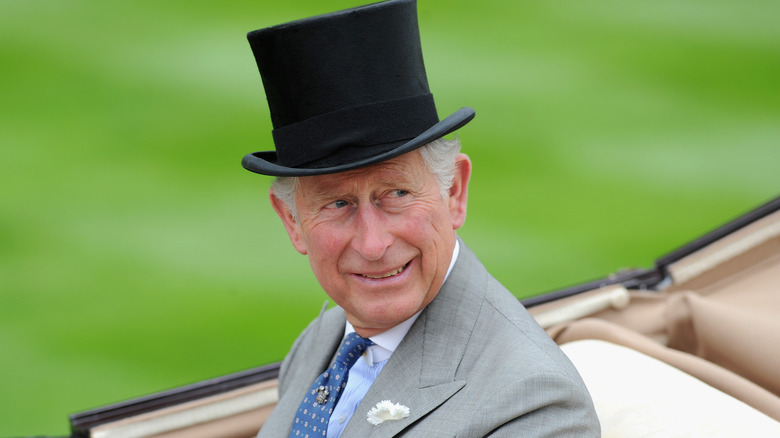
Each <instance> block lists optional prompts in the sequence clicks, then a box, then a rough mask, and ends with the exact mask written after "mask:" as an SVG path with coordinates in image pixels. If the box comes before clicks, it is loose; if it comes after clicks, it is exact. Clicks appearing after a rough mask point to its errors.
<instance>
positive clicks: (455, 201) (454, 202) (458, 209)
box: [449, 154, 471, 230]
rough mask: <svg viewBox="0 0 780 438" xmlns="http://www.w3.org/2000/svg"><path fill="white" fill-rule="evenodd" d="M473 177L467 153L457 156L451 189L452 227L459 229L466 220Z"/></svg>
mask: <svg viewBox="0 0 780 438" xmlns="http://www.w3.org/2000/svg"><path fill="white" fill-rule="evenodd" d="M470 179H471V160H470V159H469V157H468V155H466V154H458V156H457V157H456V158H455V177H454V178H453V179H452V186H451V187H450V191H449V195H450V197H449V209H450V219H451V221H452V228H453V229H454V230H457V229H458V228H460V227H462V226H463V223H464V222H466V204H468V199H469V180H470Z"/></svg>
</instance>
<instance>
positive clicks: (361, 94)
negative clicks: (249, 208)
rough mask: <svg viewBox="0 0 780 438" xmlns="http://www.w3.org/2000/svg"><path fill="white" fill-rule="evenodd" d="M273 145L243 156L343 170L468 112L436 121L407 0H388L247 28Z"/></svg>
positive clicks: (281, 172) (453, 123) (432, 133)
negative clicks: (274, 146)
mask: <svg viewBox="0 0 780 438" xmlns="http://www.w3.org/2000/svg"><path fill="white" fill-rule="evenodd" d="M247 38H248V39H249V45H250V46H251V48H252V52H253V53H254V55H255V60H256V61H257V66H258V67H259V69H260V76H261V77H262V79H263V86H264V87H265V93H266V97H267V99H268V106H269V108H270V110H271V121H272V122H273V127H274V130H273V137H274V143H275V144H276V151H275V152H274V151H265V152H255V153H252V154H248V155H246V156H245V157H244V159H243V160H242V162H241V164H242V165H243V166H244V168H246V169H247V170H250V171H252V172H256V173H261V174H264V175H273V176H305V175H321V174H327V173H336V172H342V171H345V170H350V169H355V168H358V167H363V166H367V165H370V164H374V163H378V162H381V161H384V160H388V159H390V158H394V157H397V156H399V155H401V154H404V153H406V152H409V151H412V150H414V149H416V148H418V147H420V146H422V145H424V144H425V143H428V142H430V141H433V140H435V139H437V138H439V137H442V136H444V135H446V134H448V133H450V132H452V131H454V130H456V129H458V128H460V127H461V126H463V125H465V124H466V123H468V122H469V121H470V120H471V119H473V118H474V110H473V109H471V108H468V107H465V108H461V109H460V110H458V111H456V112H455V113H453V114H452V115H450V116H449V117H447V118H445V119H444V120H442V121H439V117H438V115H437V113H436V106H435V105H434V102H433V96H432V95H431V93H430V90H429V89H428V80H427V78H426V76H425V66H424V65H423V58H422V50H421V47H420V32H419V29H418V27H417V5H416V2H415V0H390V1H387V2H383V3H375V4H371V5H366V6H361V7H357V8H353V9H347V10H343V11H339V12H334V13H330V14H325V15H320V16H316V17H312V18H307V19H304V20H299V21H294V22H291V23H287V24H281V25H278V26H273V27H269V28H265V29H259V30H255V31H252V32H249V34H248V35H247Z"/></svg>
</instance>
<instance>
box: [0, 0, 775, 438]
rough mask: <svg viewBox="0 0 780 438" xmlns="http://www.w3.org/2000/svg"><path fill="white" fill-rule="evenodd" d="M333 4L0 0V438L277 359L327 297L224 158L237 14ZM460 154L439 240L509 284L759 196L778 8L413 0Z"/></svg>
mask: <svg viewBox="0 0 780 438" xmlns="http://www.w3.org/2000/svg"><path fill="white" fill-rule="evenodd" d="M357 4H359V2H358V1H355V0H333V1H327V2H324V1H314V0H309V1H277V0H263V1H259V0H255V1H252V2H209V3H207V2H191V1H174V0H154V1H152V0H139V1H129V0H119V1H112V2H98V1H77V0H0V436H14V435H25V434H66V433H67V417H66V416H67V414H70V413H73V412H78V411H82V410H86V409H89V408H93V407H96V406H101V405H104V404H108V403H112V402H116V401H120V400H124V399H128V398H132V397H136V396H140V395H145V394H148V393H151V392H156V391H160V390H164V389H168V388H171V387H175V386H178V385H182V384H186V383H191V382H195V381H198V380H202V379H205V378H210V377H215V376H218V375H222V374H226V373H229V372H233V371H239V370H243V369H246V368H250V367H253V366H257V365H261V364H265V363H269V362H273V361H277V360H280V359H281V358H282V357H283V355H284V353H285V352H286V350H287V348H288V347H289V345H290V343H291V342H292V340H293V339H294V337H295V336H296V334H297V333H298V332H299V331H300V330H301V329H302V327H303V326H304V325H305V324H306V323H307V322H308V321H309V320H310V319H311V318H312V317H313V316H314V315H315V314H316V313H317V312H318V310H319V307H320V306H321V304H322V302H323V300H324V299H325V295H324V294H323V293H322V292H321V291H320V290H319V288H318V286H317V284H316V281H315V280H314V278H313V276H312V275H311V273H310V271H309V268H308V264H307V261H306V259H305V258H303V257H302V256H299V255H298V254H297V253H296V252H295V251H294V250H293V249H292V247H291V246H290V244H289V242H288V240H287V237H286V235H285V234H284V232H283V228H282V226H281V225H280V223H278V220H277V219H276V217H275V215H274V214H273V212H272V210H271V208H270V207H269V206H268V204H267V202H266V191H267V187H268V185H269V182H270V180H269V179H268V178H266V177H261V176H258V175H254V174H251V173H249V172H246V171H244V170H243V169H242V168H241V167H240V165H239V161H240V158H241V156H243V155H244V154H245V153H248V152H251V151H256V150H266V149H271V148H272V144H271V136H270V129H271V128H270V122H269V117H268V109H267V106H266V103H265V98H264V95H263V91H262V87H261V82H260V78H259V74H258V73H257V70H256V67H255V65H254V61H253V59H252V55H251V52H250V50H249V48H248V44H247V43H246V40H245V35H244V34H245V32H247V31H249V30H252V29H256V28H260V27H265V26H269V25H273V24H278V23H281V22H284V21H289V20H293V19H296V18H302V17H305V16H310V15H314V14H318V13H324V12H328V11H331V10H336V9H341V8H345V7H351V6H355V5H357ZM419 14H420V22H421V28H422V29H421V30H422V39H423V47H424V52H425V60H426V66H427V70H428V76H429V81H430V84H431V88H432V91H433V93H434V95H435V96H436V99H437V106H438V108H439V113H440V115H441V116H445V115H447V114H450V113H451V112H453V111H454V110H455V109H457V108H459V107H461V106H465V105H468V106H472V107H473V108H475V109H476V112H477V117H476V119H475V120H474V121H473V122H472V123H471V124H469V125H468V126H466V127H465V128H463V129H462V130H461V131H460V132H459V136H460V138H461V139H462V141H463V144H464V151H465V152H467V153H468V154H470V156H471V157H472V159H473V161H474V163H475V169H474V176H473V180H472V185H471V191H470V194H471V197H470V209H469V217H468V221H467V223H466V226H465V227H464V229H463V230H462V232H461V235H462V236H463V237H464V238H465V239H466V241H467V242H468V244H469V246H471V247H472V249H474V250H475V251H476V252H477V254H478V255H480V257H481V259H482V260H483V262H484V263H485V264H486V265H487V266H488V268H489V269H490V270H491V271H492V272H493V273H494V275H495V276H496V277H497V278H498V279H499V280H501V281H502V282H503V283H504V284H506V285H507V286H508V287H509V288H510V289H511V290H512V291H514V292H515V293H516V294H517V296H518V297H524V296H529V295H533V294H538V293H541V292H545V291H548V290H551V289H556V288H560V287H564V286H568V285H571V284H574V283H578V282H582V281H586V280H591V279H594V278H596V277H601V276H604V275H607V274H609V273H610V272H613V271H615V270H616V269H618V268H623V267H632V266H650V265H651V264H652V262H653V260H654V259H655V258H657V257H659V256H661V255H663V254H665V253H667V252H669V251H671V250H673V249H675V248H676V247H678V246H679V245H681V244H684V243H686V242H687V241H690V240H692V239H693V238H695V237H698V236H699V235H701V234H703V233H705V232H707V231H709V230H711V229H713V228H715V227H717V226H719V225H721V224H723V223H724V222H726V221H728V220H730V219H732V218H734V217H735V216H737V215H740V214H742V213H744V212H746V211H748V210H750V209H751V208H753V207H755V206H757V205H759V204H761V203H763V202H766V201H768V200H770V199H771V198H773V197H774V196H776V195H777V194H778V192H779V190H778V189H779V188H780V185H779V184H778V183H780V169H779V167H780V123H778V122H779V121H780V99H779V98H780V92H779V91H778V85H779V79H778V78H780V26H777V18H778V17H779V16H780V3H778V2H776V1H767V0H745V1H733V0H731V1H722V0H661V1H655V2H636V1H625V0H623V1H617V0H591V1H587V2H582V1H574V0H564V1H540V0H528V1H499V0H482V1H479V2H475V1H465V0H450V1H447V2H443V1H433V0H419Z"/></svg>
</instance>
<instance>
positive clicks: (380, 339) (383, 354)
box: [344, 239, 460, 366]
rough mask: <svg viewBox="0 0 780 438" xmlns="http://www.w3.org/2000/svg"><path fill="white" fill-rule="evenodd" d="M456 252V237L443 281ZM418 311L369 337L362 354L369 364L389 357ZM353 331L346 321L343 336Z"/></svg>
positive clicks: (457, 243) (457, 248)
mask: <svg viewBox="0 0 780 438" xmlns="http://www.w3.org/2000/svg"><path fill="white" fill-rule="evenodd" d="M458 254H460V243H459V242H458V241H457V239H456V240H455V248H453V250H452V260H450V266H449V268H448V269H447V274H446V275H445V276H444V281H447V277H449V276H450V272H452V267H453V266H455V261H456V260H457V259H458ZM442 284H444V282H442ZM420 312H422V310H420V311H419V312H417V313H415V314H414V315H412V317H411V318H409V319H407V320H406V321H404V322H402V323H400V324H398V325H397V326H395V327H392V328H390V329H388V330H386V331H383V332H382V333H379V334H378V335H374V336H371V337H370V338H369V339H371V341H372V342H373V343H374V345H372V346H370V347H369V348H368V350H367V351H366V355H365V356H364V357H365V359H366V361H367V362H368V365H369V366H371V365H373V364H375V363H377V362H382V361H384V360H387V359H389V358H390V356H391V355H392V354H393V352H394V351H395V349H396V348H398V344H400V343H401V341H402V340H403V339H404V336H406V333H408V332H409V329H410V328H412V324H414V322H415V321H416V320H417V317H418V316H420ZM354 331H355V328H354V327H352V324H350V323H349V321H347V326H346V328H345V330H344V336H346V335H348V334H350V333H353V332H354Z"/></svg>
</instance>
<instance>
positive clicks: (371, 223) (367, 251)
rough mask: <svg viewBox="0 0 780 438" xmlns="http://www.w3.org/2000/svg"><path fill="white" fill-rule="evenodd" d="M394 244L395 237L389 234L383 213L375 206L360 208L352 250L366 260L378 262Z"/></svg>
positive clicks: (366, 205)
mask: <svg viewBox="0 0 780 438" xmlns="http://www.w3.org/2000/svg"><path fill="white" fill-rule="evenodd" d="M392 243H393V237H392V235H391V234H390V233H389V232H388V229H387V220H386V218H385V217H384V215H383V214H382V211H381V210H380V209H379V208H377V207H376V206H375V205H373V204H363V205H361V206H360V207H358V210H357V214H356V215H355V235H354V237H353V239H352V248H353V249H354V250H355V251H357V252H358V253H359V254H360V255H361V256H363V258H365V259H366V260H370V261H376V260H379V259H381V258H382V256H383V255H384V254H385V250H387V248H388V247H389V246H390V245H391V244H392Z"/></svg>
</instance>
